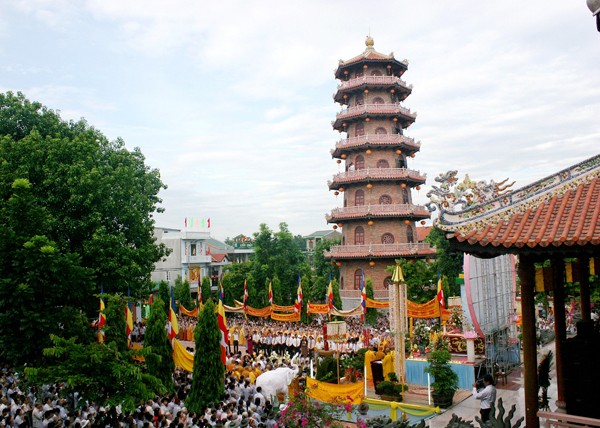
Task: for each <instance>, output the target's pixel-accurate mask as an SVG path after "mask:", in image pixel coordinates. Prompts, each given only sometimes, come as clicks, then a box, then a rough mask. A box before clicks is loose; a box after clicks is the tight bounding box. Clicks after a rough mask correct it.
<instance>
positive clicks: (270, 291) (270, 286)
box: [269, 282, 273, 305]
mask: <svg viewBox="0 0 600 428" xmlns="http://www.w3.org/2000/svg"><path fill="white" fill-rule="evenodd" d="M272 304H273V285H272V283H271V282H269V305H272Z"/></svg>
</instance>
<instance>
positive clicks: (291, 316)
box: [271, 312, 300, 322]
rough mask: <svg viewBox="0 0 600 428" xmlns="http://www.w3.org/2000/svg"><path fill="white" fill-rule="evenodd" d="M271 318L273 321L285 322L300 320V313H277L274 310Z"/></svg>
mask: <svg viewBox="0 0 600 428" xmlns="http://www.w3.org/2000/svg"><path fill="white" fill-rule="evenodd" d="M271 319H272V320H275V321H285V322H296V321H300V314H299V313H295V314H278V313H275V312H272V313H271Z"/></svg>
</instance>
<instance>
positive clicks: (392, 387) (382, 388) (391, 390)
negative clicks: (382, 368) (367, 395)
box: [375, 372, 408, 401]
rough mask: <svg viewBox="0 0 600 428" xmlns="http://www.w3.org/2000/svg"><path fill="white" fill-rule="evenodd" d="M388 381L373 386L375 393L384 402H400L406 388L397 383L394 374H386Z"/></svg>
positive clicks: (396, 377)
mask: <svg viewBox="0 0 600 428" xmlns="http://www.w3.org/2000/svg"><path fill="white" fill-rule="evenodd" d="M387 377H388V379H389V380H383V381H381V382H379V383H378V384H377V385H375V392H376V393H377V394H378V395H379V396H380V397H381V399H382V400H386V401H402V393H403V392H404V391H406V390H407V389H408V388H407V386H406V385H405V384H403V383H400V382H399V381H398V376H397V375H396V373H393V372H392V373H390V374H388V376H387Z"/></svg>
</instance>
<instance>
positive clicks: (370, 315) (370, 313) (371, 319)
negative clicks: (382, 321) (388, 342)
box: [365, 278, 377, 325]
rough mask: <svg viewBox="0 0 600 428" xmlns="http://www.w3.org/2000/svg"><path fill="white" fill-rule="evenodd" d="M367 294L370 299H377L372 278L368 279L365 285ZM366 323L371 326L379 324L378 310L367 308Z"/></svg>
mask: <svg viewBox="0 0 600 428" xmlns="http://www.w3.org/2000/svg"><path fill="white" fill-rule="evenodd" d="M365 288H366V290H365V294H366V295H367V297H368V298H369V299H373V298H374V297H375V292H374V290H373V280H372V279H371V278H367V280H366V284H365ZM365 322H366V323H367V324H369V325H375V324H377V309H375V308H367V316H366V317H365Z"/></svg>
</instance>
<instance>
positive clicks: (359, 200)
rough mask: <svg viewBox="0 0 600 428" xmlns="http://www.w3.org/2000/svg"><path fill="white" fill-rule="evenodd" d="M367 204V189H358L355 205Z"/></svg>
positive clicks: (355, 194) (355, 195)
mask: <svg viewBox="0 0 600 428" xmlns="http://www.w3.org/2000/svg"><path fill="white" fill-rule="evenodd" d="M364 204H365V191H364V190H362V189H358V190H357V191H356V192H355V193H354V206H355V207H361V206H363V205H364Z"/></svg>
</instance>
